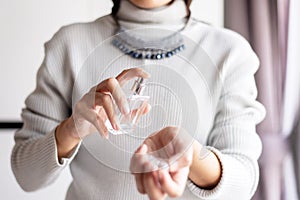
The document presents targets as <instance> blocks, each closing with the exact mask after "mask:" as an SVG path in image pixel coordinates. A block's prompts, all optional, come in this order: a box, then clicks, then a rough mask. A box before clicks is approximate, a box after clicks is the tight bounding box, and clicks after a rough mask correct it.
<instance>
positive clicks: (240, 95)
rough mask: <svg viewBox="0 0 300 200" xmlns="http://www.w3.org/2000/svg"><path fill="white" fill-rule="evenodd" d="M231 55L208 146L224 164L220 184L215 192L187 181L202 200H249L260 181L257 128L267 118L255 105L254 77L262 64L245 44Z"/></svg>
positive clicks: (259, 145) (260, 108)
mask: <svg viewBox="0 0 300 200" xmlns="http://www.w3.org/2000/svg"><path fill="white" fill-rule="evenodd" d="M229 55H230V56H229V57H227V58H226V60H225V61H224V69H223V71H222V72H221V77H222V79H223V91H222V92H221V95H220V98H219V101H218V105H217V109H216V115H215V121H214V126H213V128H212V130H211V132H210V134H209V138H208V142H207V148H208V149H210V150H211V151H212V152H213V153H215V155H216V156H217V157H218V159H219V161H220V163H221V167H222V174H221V180H220V182H219V183H218V185H217V186H216V187H215V188H213V189H212V190H205V189H202V188H200V187H198V186H197V185H196V184H194V183H193V182H192V181H191V180H188V183H187V187H188V188H189V189H190V191H191V192H192V193H193V194H194V195H196V196H197V197H199V199H205V200H212V199H240V200H244V199H250V198H251V197H252V196H253V194H254V192H255V190H256V187H257V184H258V180H259V170H258V162H257V160H258V158H259V156H260V154H261V150H262V144H261V140H260V138H259V136H258V135H257V133H256V124H258V123H259V122H260V121H261V120H262V119H263V118H264V116H265V109H264V107H263V106H262V105H261V104H260V103H259V102H257V101H256V97H257V89H256V84H255V79H254V74H255V72H256V71H257V69H258V66H259V61H258V58H257V56H256V55H255V53H254V52H253V51H252V49H251V47H250V45H248V43H246V42H245V41H243V42H242V45H240V46H239V47H238V48H236V49H235V50H232V52H230V53H229Z"/></svg>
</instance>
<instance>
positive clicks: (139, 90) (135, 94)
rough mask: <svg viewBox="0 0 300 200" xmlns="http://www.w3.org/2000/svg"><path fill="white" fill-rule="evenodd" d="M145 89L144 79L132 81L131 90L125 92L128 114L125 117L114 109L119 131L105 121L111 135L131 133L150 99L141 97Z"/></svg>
mask: <svg viewBox="0 0 300 200" xmlns="http://www.w3.org/2000/svg"><path fill="white" fill-rule="evenodd" d="M145 87H146V84H145V79H144V78H138V79H136V80H135V81H134V84H133V86H132V87H131V90H129V91H128V92H125V94H126V96H127V101H128V105H129V108H130V112H129V113H128V114H126V115H125V114H122V113H121V112H120V111H119V109H118V108H117V107H116V114H117V116H118V120H119V128H120V130H115V129H113V128H112V126H111V124H110V122H109V121H108V120H107V121H106V126H107V128H108V131H109V132H110V133H111V134H113V135H119V134H132V133H133V131H134V129H135V127H136V126H137V124H138V121H139V119H140V117H141V116H142V115H143V113H144V112H145V109H146V108H147V104H148V101H149V98H150V97H149V96H144V95H143V91H144V89H145Z"/></svg>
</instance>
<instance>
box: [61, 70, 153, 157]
mask: <svg viewBox="0 0 300 200" xmlns="http://www.w3.org/2000/svg"><path fill="white" fill-rule="evenodd" d="M149 76H150V75H149V74H148V73H147V72H146V71H144V70H143V69H141V68H131V69H126V70H124V71H122V72H121V73H120V74H119V75H118V76H117V77H116V78H109V79H106V80H104V81H102V82H101V83H99V84H98V85H96V86H95V87H93V88H91V89H90V91H89V92H88V93H86V94H85V95H84V96H83V97H82V98H81V99H80V100H79V101H78V102H77V103H76V104H75V106H74V110H73V113H72V115H71V117H70V118H68V119H66V120H65V121H63V122H62V123H61V124H60V125H59V126H58V127H57V129H56V143H57V149H58V157H59V158H61V157H65V156H68V154H69V152H71V151H72V149H73V148H74V147H75V146H76V145H77V144H78V143H79V141H80V139H83V138H84V137H85V136H87V135H89V134H91V133H93V132H95V131H96V130H97V131H98V132H99V133H100V134H101V135H102V136H103V137H105V138H108V130H107V127H106V125H105V122H106V120H107V119H108V120H109V121H110V123H111V125H112V127H113V128H114V129H115V130H119V126H118V120H117V116H116V115H115V106H114V105H115V104H116V105H117V106H118V108H119V110H120V111H121V113H123V114H128V113H129V112H130V110H129V105H128V102H127V99H126V96H125V94H124V92H123V90H122V86H123V85H124V84H125V83H126V82H127V81H129V80H131V79H133V78H135V77H142V78H149ZM114 102H115V103H114Z"/></svg>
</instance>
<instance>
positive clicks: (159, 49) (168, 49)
mask: <svg viewBox="0 0 300 200" xmlns="http://www.w3.org/2000/svg"><path fill="white" fill-rule="evenodd" d="M119 27H120V28H119V31H118V33H117V34H116V35H115V36H114V39H113V40H112V44H113V45H114V46H115V47H117V48H118V49H119V50H121V51H122V52H124V53H125V54H126V55H129V56H131V57H132V58H135V59H155V60H160V59H164V58H169V57H172V56H174V55H176V54H177V53H179V52H180V51H183V50H184V49H185V45H184V42H183V37H182V35H181V34H180V32H179V31H177V32H175V33H172V34H171V35H169V36H167V37H164V38H161V39H154V40H144V39H142V38H139V37H137V36H133V35H132V34H130V32H131V31H126V30H125V29H123V28H122V27H121V26H119Z"/></svg>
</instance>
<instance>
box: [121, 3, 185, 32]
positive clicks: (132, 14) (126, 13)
mask: <svg viewBox="0 0 300 200" xmlns="http://www.w3.org/2000/svg"><path fill="white" fill-rule="evenodd" d="M188 16H189V12H188V9H187V6H186V4H185V2H184V0H174V1H173V2H172V3H171V4H169V5H166V6H163V7H160V8H155V9H142V8H139V7H137V6H135V5H134V4H132V3H131V2H130V1H129V0H121V2H120V8H119V10H118V12H117V14H116V18H117V20H118V22H119V24H120V25H121V26H122V27H123V28H125V29H135V28H148V27H152V28H153V27H155V28H164V29H170V30H174V31H175V30H180V29H182V28H183V27H184V26H185V24H186V23H187V20H188Z"/></svg>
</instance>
